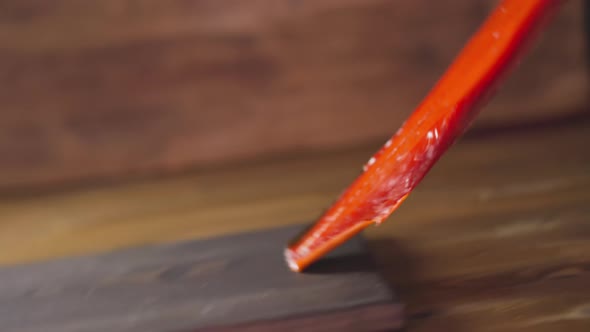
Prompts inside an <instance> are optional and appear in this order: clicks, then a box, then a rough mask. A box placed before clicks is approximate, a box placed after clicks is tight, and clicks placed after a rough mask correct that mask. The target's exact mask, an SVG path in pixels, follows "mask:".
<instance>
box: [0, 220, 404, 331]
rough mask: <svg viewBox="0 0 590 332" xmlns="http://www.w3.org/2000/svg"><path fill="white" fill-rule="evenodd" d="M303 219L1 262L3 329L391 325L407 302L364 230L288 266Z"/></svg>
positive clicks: (287, 328) (0, 326) (307, 328)
mask: <svg viewBox="0 0 590 332" xmlns="http://www.w3.org/2000/svg"><path fill="white" fill-rule="evenodd" d="M302 227H303V226H301V225H298V226H289V227H281V228H276V229H270V230H264V231H258V232H251V233H241V234H234V235H227V236H223V237H218V238H213V239H206V240H197V241H187V242H182V243H173V244H167V245H154V246H145V247H139V248H133V249H127V250H121V251H115V252H109V253H105V254H100V255H92V256H83V257H73V258H65V259H60V260H53V261H46V262H40V263H34V264H27V265H19V266H8V267H3V268H1V269H0V331H2V332H17V331H18V332H25V331H26V332H37V331H38V332H54V331H55V332H74V331H75V332H99V331H100V332H103V331H118V332H136V331H137V332H140V331H141V332H147V331H154V332H165V331H201V330H207V331H217V330H219V331H234V330H235V331H246V330H248V331H277V330H284V331H295V330H297V331H383V330H392V329H396V328H398V327H400V326H401V324H402V319H401V315H402V306H401V305H400V303H399V302H398V301H397V299H396V297H395V295H394V293H393V292H392V290H391V289H389V287H388V285H387V284H386V283H385V282H384V281H383V280H382V279H381V277H380V275H379V273H378V272H377V269H376V266H375V264H374V262H373V260H372V257H371V255H370V254H369V252H368V251H367V248H366V246H365V244H364V241H363V239H362V238H360V237H357V238H355V239H354V240H352V241H349V242H348V243H346V244H345V245H343V246H342V247H341V248H339V249H338V250H336V251H335V252H333V253H331V254H330V255H329V256H327V257H326V258H325V259H323V260H321V261H320V262H319V263H317V264H316V265H314V266H312V267H311V268H310V269H309V271H307V272H305V273H294V272H291V271H289V270H288V268H287V266H286V265H285V263H284V261H283V255H282V253H283V248H284V246H285V244H286V243H287V241H288V240H289V239H290V238H292V237H293V236H294V235H295V234H297V233H298V232H299V231H300V230H301V229H302Z"/></svg>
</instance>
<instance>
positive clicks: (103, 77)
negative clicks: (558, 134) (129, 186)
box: [0, 0, 588, 191]
mask: <svg viewBox="0 0 590 332" xmlns="http://www.w3.org/2000/svg"><path fill="white" fill-rule="evenodd" d="M495 4H496V1H495V0H481V1H472V0H456V1H453V3H452V4H449V3H447V2H443V1H435V2H433V1H430V0H416V1H394V0H371V1H363V0H346V1H334V0H314V1H290V0H278V1H277V0H256V1H236V0H221V1H220V0H198V1H186V0H169V1H159V0H149V1H133V0H87V1H83V2H80V1H77V0H53V1H51V2H50V3H48V2H47V1H46V0H5V1H2V2H1V3H0V44H1V45H2V52H1V53H0V85H1V86H2V89H0V189H4V190H7V191H8V190H11V189H12V188H15V187H25V186H27V187H28V186H37V185H44V184H49V183H55V182H61V181H75V180H86V179H96V178H103V177H107V178H109V177H115V178H117V177H127V176H131V175H140V174H144V173H149V174H153V173H155V172H168V171H176V170H180V169H185V168H187V167H192V166H195V165H211V164H215V163H219V162H224V161H234V160H241V159H245V158H254V157H258V156H260V155H270V154H280V153H283V152H286V151H294V150H300V149H310V150H312V149H325V148H332V147H335V146H346V145H351V144H354V145H357V144H360V143H361V142H363V141H365V140H370V139H373V138H378V139H380V140H384V139H385V137H386V136H389V135H391V134H392V133H394V132H395V131H396V130H397V128H398V127H399V125H401V122H402V121H403V120H404V119H405V117H406V116H407V115H408V114H409V113H410V112H411V111H412V110H413V108H414V107H415V106H416V104H417V103H418V102H419V101H420V99H421V98H422V97H423V96H424V95H425V93H426V92H427V91H428V89H430V87H431V86H432V84H433V83H434V81H435V80H436V79H437V78H438V75H440V74H441V73H442V71H443V70H444V68H445V67H446V66H447V65H448V64H449V63H450V61H451V60H452V58H453V57H454V56H455V54H457V52H458V51H459V49H460V48H461V47H462V45H463V43H464V42H465V41H466V39H467V38H468V37H469V35H470V34H471V32H472V31H473V30H474V29H475V28H477V26H478V25H479V24H480V23H481V22H482V20H483V19H484V18H485V16H486V15H487V13H488V12H489V10H490V9H491V8H492V6H493V5H495ZM582 4H583V1H581V0H573V1H568V3H567V4H566V6H565V7H564V8H563V11H562V12H560V15H558V17H557V19H556V21H555V22H554V23H553V24H552V25H551V26H550V27H549V29H548V31H547V32H546V33H545V34H544V36H543V38H542V39H541V41H540V42H539V44H538V45H537V46H536V47H535V48H534V49H533V50H532V53H531V54H529V55H528V56H527V57H526V58H525V59H523V61H522V63H521V67H520V68H519V69H518V70H517V71H516V72H515V73H514V75H513V76H511V77H510V79H509V80H508V82H507V85H506V86H505V87H504V88H503V89H501V90H500V91H499V92H498V95H497V96H496V98H495V99H494V100H493V102H492V104H491V105H489V107H488V108H487V109H486V111H484V112H483V113H482V114H481V116H480V118H479V119H478V121H476V123H475V124H474V125H475V126H476V127H477V126H482V127H483V126H488V125H495V124H506V123H514V122H528V121H536V120H539V119H547V118H549V119H552V118H554V117H558V116H561V115H564V114H566V115H567V114H571V113H573V112H575V111H577V107H578V106H579V105H581V104H583V103H584V102H585V100H586V96H587V87H588V84H587V81H586V76H587V71H586V46H585V45H586V44H585V40H586V37H585V35H584V29H583V26H584V15H583V10H582Z"/></svg>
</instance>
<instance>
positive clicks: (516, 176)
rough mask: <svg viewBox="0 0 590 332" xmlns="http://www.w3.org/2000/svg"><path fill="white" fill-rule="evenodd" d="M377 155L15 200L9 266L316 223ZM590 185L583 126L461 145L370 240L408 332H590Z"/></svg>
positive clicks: (589, 134) (2, 240) (588, 128)
mask: <svg viewBox="0 0 590 332" xmlns="http://www.w3.org/2000/svg"><path fill="white" fill-rule="evenodd" d="M381 143H382V142H378V144H381ZM378 144H375V145H373V146H364V147H358V148H356V149H351V150H345V151H337V152H329V153H325V154H321V155H297V156H287V157H284V158H282V159H278V160H265V161H259V162H256V163H249V164H243V165H235V166H227V167H221V168H218V169H214V170H201V171H195V172H190V173H187V174H184V175H178V176H175V177H161V178H159V179H149V180H144V181H139V182H137V181H136V182H132V183H118V184H110V185H105V184H100V185H98V184H97V185H90V184H89V185H85V186H81V187H76V188H63V189H62V190H60V191H59V192H44V193H10V194H5V195H3V196H2V198H1V199H0V262H1V263H3V264H14V263H19V262H30V261H35V260H40V259H48V258H54V257H61V256H68V255H79V254H88V253H91V252H100V251H105V250H112V249H116V248H124V247H129V246H137V245H141V244H147V243H160V242H169V241H177V240H181V239H189V238H203V237H208V236H213V235H221V234H224V233H231V232H239V231H245V230H254V229H260V228H265V227H270V226H277V225H287V224H294V223H299V222H305V221H311V220H313V219H314V218H316V217H317V216H318V214H319V213H320V212H321V211H322V209H324V208H326V207H327V206H328V205H329V204H330V203H331V202H332V201H333V200H334V199H335V197H336V195H337V194H338V193H339V192H340V191H341V190H342V189H343V188H344V187H345V186H346V185H347V184H348V183H349V182H350V181H351V180H352V179H353V178H354V177H355V176H356V175H357V174H358V173H359V172H360V167H361V165H362V164H363V162H364V161H366V159H367V158H368V157H369V156H370V154H371V153H372V152H374V151H375V149H376V148H377V146H378ZM589 186H590V121H589V120H587V119H577V120H576V121H572V122H571V123H556V124H554V125H553V126H543V125H540V126H534V127H531V128H519V129H518V130H510V129H507V130H504V131H499V132H488V133H487V134H479V135H473V136H468V137H465V138H464V139H462V140H461V141H460V142H459V143H458V144H457V145H455V146H454V147H453V148H452V149H451V150H450V151H449V153H448V154H447V155H445V157H444V158H443V159H442V160H441V161H440V163H439V164H437V165H436V167H435V168H434V169H433V170H432V172H431V173H430V174H429V175H428V176H427V177H426V178H425V180H424V182H423V183H422V184H421V185H420V186H419V187H418V189H417V190H416V191H415V192H414V193H413V194H412V195H411V196H410V198H409V199H408V200H407V201H406V203H405V204H404V205H403V206H402V207H401V208H400V209H399V210H398V211H397V212H396V213H395V214H394V215H393V216H392V217H391V218H390V219H389V220H388V221H387V222H385V223H384V224H383V225H382V226H380V227H378V228H377V227H376V228H371V229H370V230H368V231H367V233H366V234H367V236H368V237H369V239H370V245H371V248H372V249H373V250H374V252H375V255H376V256H377V259H378V261H379V262H380V264H381V265H382V266H383V269H384V271H385V274H386V276H387V278H388V280H390V281H391V282H392V283H393V285H394V286H395V288H396V289H397V290H398V291H399V292H400V297H401V299H402V300H403V301H404V302H406V303H407V304H408V311H409V321H408V324H409V328H408V331H536V332H539V331H566V330H567V331H589V330H590V190H589V189H588V188H589Z"/></svg>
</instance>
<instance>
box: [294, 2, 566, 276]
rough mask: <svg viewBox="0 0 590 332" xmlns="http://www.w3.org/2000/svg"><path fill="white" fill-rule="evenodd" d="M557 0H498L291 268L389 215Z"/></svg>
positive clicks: (301, 243)
mask: <svg viewBox="0 0 590 332" xmlns="http://www.w3.org/2000/svg"><path fill="white" fill-rule="evenodd" d="M561 2H562V1H555V0H503V1H501V2H500V3H499V4H498V6H497V7H496V8H495V9H494V11H493V12H492V13H491V15H490V16H489V17H488V18H487V19H486V21H485V22H484V24H483V25H482V26H481V27H480V29H479V30H478V31H477V32H476V33H475V34H474V36H473V37H472V38H471V40H469V42H468V43H467V45H466V46H465V48H464V49H463V50H462V51H461V52H460V54H459V55H458V56H457V58H456V59H455V61H454V62H453V63H452V65H451V66H450V67H449V68H448V70H447V71H446V73H445V74H444V75H443V77H442V78H441V80H440V81H439V82H437V84H436V85H435V86H434V88H433V89H432V90H431V91H430V92H429V94H428V95H427V96H426V98H425V99H424V100H423V102H422V103H421V104H420V105H419V106H418V107H417V109H416V110H415V111H414V112H413V113H412V114H411V116H410V117H409V118H408V119H407V120H406V122H405V123H404V124H403V126H402V127H401V128H400V129H399V131H398V132H397V133H396V134H395V135H393V137H392V138H391V139H390V140H389V141H388V142H387V143H386V144H385V145H384V146H383V147H382V148H381V149H380V150H379V151H378V152H377V153H376V154H375V155H374V156H373V157H372V158H371V159H370V160H369V162H368V163H367V164H366V165H365V167H364V171H363V173H362V174H361V175H360V176H359V177H358V178H357V179H356V180H355V181H354V182H353V183H352V184H351V185H350V186H349V187H348V188H347V189H346V191H345V192H344V193H343V194H342V195H341V196H340V197H339V198H338V200H337V201H336V202H335V203H334V204H333V205H332V206H331V207H330V208H329V209H328V211H327V212H326V213H325V214H324V215H323V216H321V218H320V219H319V220H318V221H317V222H316V223H315V224H314V225H313V227H311V228H310V229H309V230H308V231H307V233H305V234H303V236H301V237H300V238H299V239H297V240H296V241H295V242H294V243H293V244H292V245H290V246H289V247H288V248H287V250H286V252H285V255H286V260H287V262H288V264H289V266H290V267H291V269H292V270H294V271H302V270H303V269H305V268H306V267H307V266H308V265H309V264H311V263H313V262H314V261H315V260H317V259H319V258H320V257H321V256H323V255H324V254H326V253H327V252H329V251H330V250H331V249H333V248H335V247H336V246H338V245H339V244H341V243H342V242H344V241H346V240H347V239H349V238H350V237H352V236H354V235H355V234H356V233H358V232H360V231H362V230H363V229H364V228H365V227H367V226H369V225H371V224H378V223H381V222H383V221H384V220H385V219H386V218H388V217H389V216H390V215H391V213H392V212H393V211H394V210H395V209H396V208H397V207H398V206H399V205H400V204H401V203H402V202H403V201H404V199H405V198H406V197H407V196H408V195H409V194H410V192H411V191H412V190H413V189H414V188H415V187H416V186H417V185H418V184H419V182H420V181H421V180H422V179H423V178H424V176H425V175H426V173H427V172H428V171H429V170H430V169H431V168H432V167H433V165H434V164H435V163H436V162H437V161H438V160H439V158H440V157H441V156H442V155H443V154H444V152H445V151H446V150H447V149H448V148H449V147H450V146H451V145H452V144H453V143H454V142H455V141H456V139H457V138H458V137H459V136H460V135H461V134H462V133H463V132H464V131H465V130H466V129H467V128H468V126H469V124H470V122H471V121H472V120H473V118H474V117H475V116H476V115H477V113H478V112H479V110H480V109H481V107H482V106H483V105H484V104H485V102H486V101H487V100H489V98H490V97H492V96H493V93H494V91H495V89H496V87H497V86H498V85H499V84H500V83H501V81H502V79H503V78H504V76H505V75H506V74H507V73H508V72H509V70H510V68H511V67H513V66H514V65H515V64H516V63H517V62H518V60H519V58H520V56H522V54H523V53H524V52H523V51H526V49H527V48H528V46H530V42H531V41H533V40H534V38H533V37H534V36H535V35H537V34H538V31H539V30H540V29H539V28H540V27H543V26H544V25H545V23H546V22H547V21H548V19H549V18H550V17H551V16H552V14H553V13H555V12H556V10H557V7H558V5H559V4H560V3H561Z"/></svg>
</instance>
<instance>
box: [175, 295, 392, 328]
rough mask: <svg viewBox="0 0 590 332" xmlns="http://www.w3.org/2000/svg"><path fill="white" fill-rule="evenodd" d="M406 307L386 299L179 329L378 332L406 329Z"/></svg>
mask: <svg viewBox="0 0 590 332" xmlns="http://www.w3.org/2000/svg"><path fill="white" fill-rule="evenodd" d="M403 313H404V306H403V305H402V304H399V303H391V302H383V303H378V304H372V305H364V306H358V307H355V308H350V309H348V310H338V311H332V312H324V313H317V314H313V315H305V316H300V317H292V316H291V317H288V318H284V319H275V320H266V321H257V322H251V323H247V324H241V325H233V326H217V327H210V328H205V329H198V330H190V331H177V332H238V331H239V332H255V331H279V330H280V331H283V332H289V331H306V332H324V331H355V332H357V331H358V332H373V331H374V332H377V331H392V330H398V329H401V328H403V325H404V318H403Z"/></svg>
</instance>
